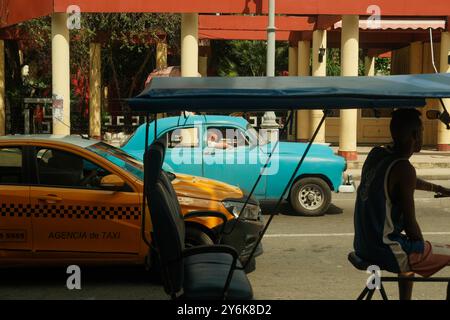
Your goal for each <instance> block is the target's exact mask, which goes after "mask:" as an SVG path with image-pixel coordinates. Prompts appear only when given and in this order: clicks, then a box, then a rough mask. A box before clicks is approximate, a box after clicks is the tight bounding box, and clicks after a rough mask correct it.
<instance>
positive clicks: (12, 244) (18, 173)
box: [0, 145, 33, 260]
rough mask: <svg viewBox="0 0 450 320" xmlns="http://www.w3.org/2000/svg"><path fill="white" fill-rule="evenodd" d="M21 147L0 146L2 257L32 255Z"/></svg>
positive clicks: (12, 257) (24, 159) (27, 192)
mask: <svg viewBox="0 0 450 320" xmlns="http://www.w3.org/2000/svg"><path fill="white" fill-rule="evenodd" d="M25 154H26V149H25V148H24V147H23V146H6V145H3V146H2V145H0V252H2V251H4V252H3V253H0V256H1V257H2V260H5V258H6V260H11V259H21V258H27V257H28V256H31V255H32V249H33V247H32V246H33V229H32V221H31V211H30V186H29V185H28V181H27V180H28V179H27V176H26V174H27V170H25V168H26V156H25Z"/></svg>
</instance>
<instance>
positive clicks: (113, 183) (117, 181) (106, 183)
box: [100, 174, 125, 191]
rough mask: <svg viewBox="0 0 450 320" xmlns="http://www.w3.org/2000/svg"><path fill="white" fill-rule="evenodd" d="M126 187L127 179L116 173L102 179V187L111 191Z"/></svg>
mask: <svg viewBox="0 0 450 320" xmlns="http://www.w3.org/2000/svg"><path fill="white" fill-rule="evenodd" d="M123 187H125V181H123V180H122V178H120V177H118V176H116V175H115V174H110V175H108V176H105V177H103V178H102V180H101V181H100V188H102V189H105V190H110V191H120V190H122V189H123Z"/></svg>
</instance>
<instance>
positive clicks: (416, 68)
mask: <svg viewBox="0 0 450 320" xmlns="http://www.w3.org/2000/svg"><path fill="white" fill-rule="evenodd" d="M422 72H423V43H422V42H420V41H416V42H413V43H411V45H410V47H409V73H410V74H421V73H422Z"/></svg>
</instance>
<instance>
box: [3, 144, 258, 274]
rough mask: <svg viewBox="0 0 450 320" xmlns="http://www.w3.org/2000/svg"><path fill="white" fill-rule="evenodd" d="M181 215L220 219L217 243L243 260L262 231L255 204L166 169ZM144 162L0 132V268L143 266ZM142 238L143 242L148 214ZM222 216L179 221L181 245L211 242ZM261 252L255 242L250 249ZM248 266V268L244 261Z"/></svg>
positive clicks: (94, 147) (100, 147) (101, 147)
mask: <svg viewBox="0 0 450 320" xmlns="http://www.w3.org/2000/svg"><path fill="white" fill-rule="evenodd" d="M170 177H171V179H172V184H173V186H174V189H175V191H176V193H177V196H178V199H179V202H180V205H181V207H182V212H183V214H187V213H192V212H195V211H215V212H220V213H222V214H223V215H225V216H226V218H227V222H226V224H225V233H224V235H223V237H222V242H221V243H225V244H229V245H232V246H234V247H235V248H236V249H237V250H238V252H239V253H240V257H241V260H242V261H246V260H247V259H248V256H249V254H250V252H251V250H252V249H253V246H254V244H255V243H256V241H257V238H258V237H259V234H260V232H261V230H262V228H263V222H262V218H261V210H260V207H259V204H258V203H257V202H256V201H254V200H252V201H251V203H250V204H249V205H248V206H247V208H246V209H245V211H244V212H243V214H242V215H241V216H240V217H238V213H239V212H240V209H241V208H242V205H243V203H244V201H245V195H244V193H243V192H242V191H241V190H240V189H239V188H238V187H234V186H230V185H228V184H225V183H221V182H218V181H214V180H209V179H205V178H199V177H193V176H188V175H182V174H173V173H171V174H170ZM142 192H143V165H142V163H141V162H140V161H138V160H136V159H135V158H133V157H132V156H130V155H128V154H127V153H125V152H123V151H122V150H120V149H118V148H115V147H113V146H111V145H108V144H106V143H103V142H99V141H98V140H92V139H88V138H83V137H78V136H64V137H63V136H51V135H33V136H6V137H0V266H13V265H14V266H15V265H19V266H20V265H22V266H23V265H68V264H79V265H93V264H94V265H99V264H101V265H105V264H143V265H144V264H148V263H149V261H150V259H149V257H150V256H151V255H150V254H149V252H150V250H149V247H148V245H147V244H146V243H145V242H144V240H143V239H142V236H141V232H142V222H143V221H142V220H143V219H142V214H141V212H142V207H143V205H142ZM145 217H146V219H145V228H144V230H145V235H146V237H147V239H150V230H151V227H152V226H151V222H150V215H149V213H148V211H147V212H146V216H145ZM222 226H223V220H222V219H220V218H217V217H202V218H198V217H197V218H190V219H187V220H186V242H187V245H190V246H193V245H199V244H208V243H213V242H216V241H217V240H218V236H219V230H221V228H222ZM261 253H262V248H261V247H259V248H258V250H257V254H256V255H259V254H261ZM249 265H252V264H251V263H249Z"/></svg>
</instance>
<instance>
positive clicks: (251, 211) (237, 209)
mask: <svg viewBox="0 0 450 320" xmlns="http://www.w3.org/2000/svg"><path fill="white" fill-rule="evenodd" d="M222 203H223V205H224V207H225V208H226V209H227V210H228V211H229V212H230V213H231V214H232V215H234V216H235V217H236V218H238V217H239V214H240V213H241V210H242V207H244V202H236V201H224V202H222ZM260 214H261V208H260V207H259V206H258V205H254V204H250V203H247V205H246V206H245V209H244V212H242V214H241V219H248V220H258V219H259V216H260Z"/></svg>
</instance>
